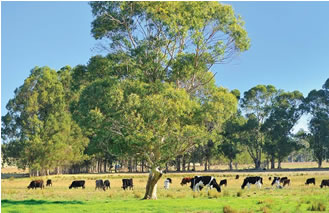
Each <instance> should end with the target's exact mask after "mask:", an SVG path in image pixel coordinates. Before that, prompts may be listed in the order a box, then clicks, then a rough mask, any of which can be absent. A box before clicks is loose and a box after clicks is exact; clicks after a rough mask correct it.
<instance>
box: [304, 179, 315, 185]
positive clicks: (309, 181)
mask: <svg viewBox="0 0 329 213" xmlns="http://www.w3.org/2000/svg"><path fill="white" fill-rule="evenodd" d="M311 183H313V184H314V185H315V178H308V179H307V180H306V183H305V185H308V184H311Z"/></svg>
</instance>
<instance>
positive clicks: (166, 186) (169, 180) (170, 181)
mask: <svg viewBox="0 0 329 213" xmlns="http://www.w3.org/2000/svg"><path fill="white" fill-rule="evenodd" d="M171 183H172V180H171V178H167V179H166V180H165V181H164V188H165V189H169V186H170V184H171Z"/></svg>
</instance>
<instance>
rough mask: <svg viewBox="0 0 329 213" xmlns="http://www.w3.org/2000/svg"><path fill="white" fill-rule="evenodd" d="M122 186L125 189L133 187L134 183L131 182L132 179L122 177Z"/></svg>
mask: <svg viewBox="0 0 329 213" xmlns="http://www.w3.org/2000/svg"><path fill="white" fill-rule="evenodd" d="M122 188H123V189H124V190H126V189H128V188H129V189H134V183H133V179H132V178H130V179H122Z"/></svg>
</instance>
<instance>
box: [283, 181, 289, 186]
mask: <svg viewBox="0 0 329 213" xmlns="http://www.w3.org/2000/svg"><path fill="white" fill-rule="evenodd" d="M286 185H288V186H290V179H285V180H284V181H283V187H285V186H286Z"/></svg>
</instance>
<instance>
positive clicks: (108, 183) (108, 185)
mask: <svg viewBox="0 0 329 213" xmlns="http://www.w3.org/2000/svg"><path fill="white" fill-rule="evenodd" d="M104 186H105V188H106V189H110V188H111V183H110V181H109V180H104Z"/></svg>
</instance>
